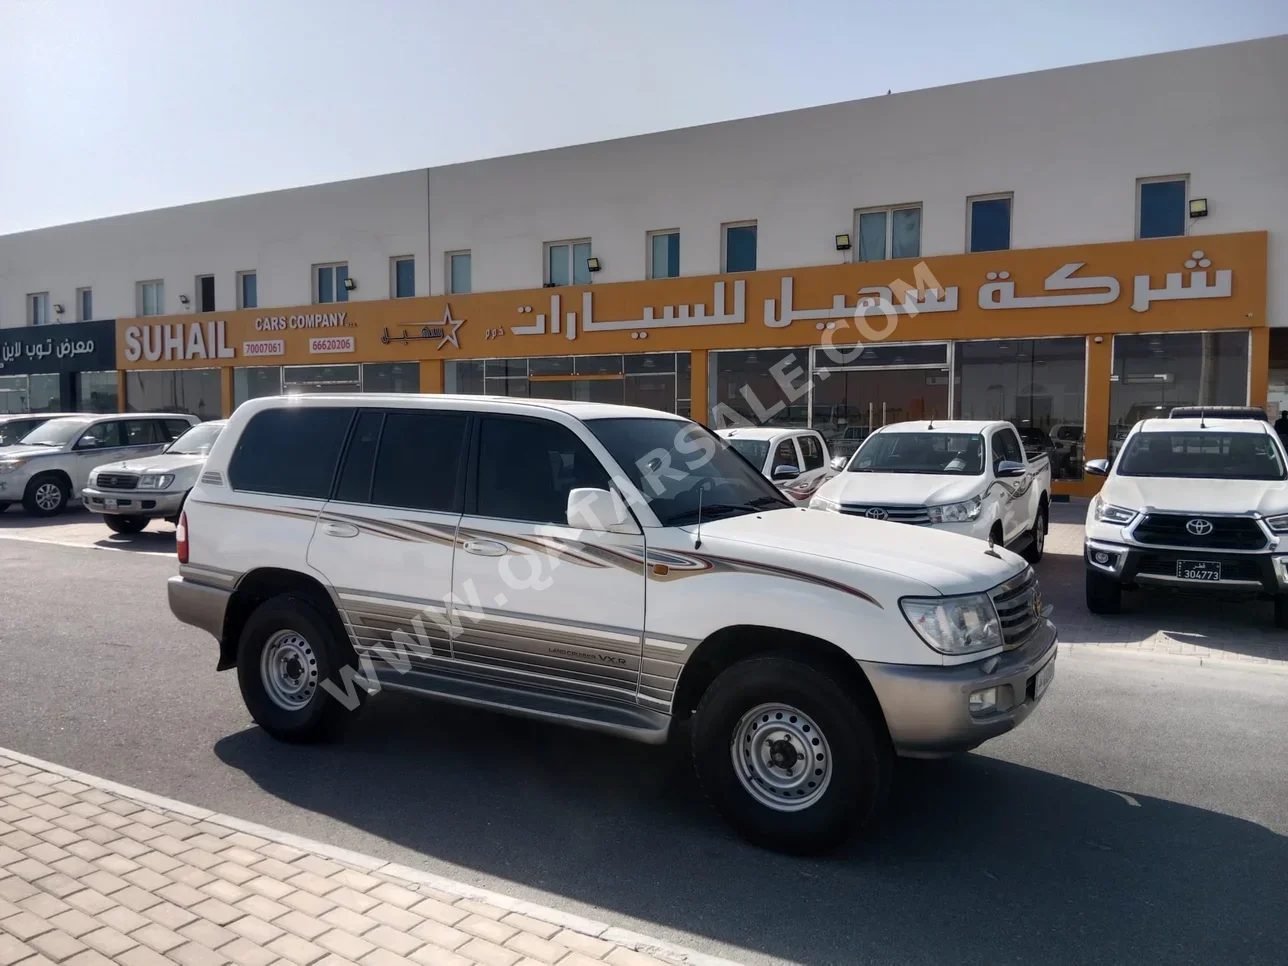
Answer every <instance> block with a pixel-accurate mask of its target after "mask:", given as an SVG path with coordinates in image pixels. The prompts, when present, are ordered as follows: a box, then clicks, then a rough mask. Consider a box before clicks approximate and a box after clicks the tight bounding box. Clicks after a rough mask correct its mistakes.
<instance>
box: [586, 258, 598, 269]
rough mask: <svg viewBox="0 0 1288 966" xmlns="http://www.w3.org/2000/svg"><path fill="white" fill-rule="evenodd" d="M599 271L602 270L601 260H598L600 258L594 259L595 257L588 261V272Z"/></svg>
mask: <svg viewBox="0 0 1288 966" xmlns="http://www.w3.org/2000/svg"><path fill="white" fill-rule="evenodd" d="M599 269H600V264H599V259H598V258H594V257H593V256H592V257H591V258H588V259H586V270H587V271H589V272H597V271H599Z"/></svg>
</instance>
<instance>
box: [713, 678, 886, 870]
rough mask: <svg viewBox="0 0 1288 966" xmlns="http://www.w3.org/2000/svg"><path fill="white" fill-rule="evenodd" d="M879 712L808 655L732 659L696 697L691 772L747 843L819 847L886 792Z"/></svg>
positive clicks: (843, 834)
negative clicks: (807, 659)
mask: <svg viewBox="0 0 1288 966" xmlns="http://www.w3.org/2000/svg"><path fill="white" fill-rule="evenodd" d="M877 714H878V712H876V711H875V709H868V708H866V707H865V702H861V701H859V700H858V699H857V698H856V696H855V695H853V694H851V693H850V692H849V691H847V690H846V689H845V688H843V687H842V686H841V685H840V684H838V683H837V682H836V681H835V680H834V678H833V677H832V676H831V675H829V674H827V673H825V672H823V671H821V670H819V669H818V668H816V667H814V666H813V665H811V664H807V663H804V662H802V661H799V660H795V659H792V658H786V657H776V656H770V657H757V658H749V659H747V660H745V661H740V662H738V663H737V664H734V665H733V666H731V667H729V668H728V669H727V670H725V671H724V672H723V673H721V674H720V676H719V677H717V678H716V679H715V681H714V682H713V683H712V685H711V687H709V688H708V689H707V692H706V694H704V695H703V696H702V700H701V701H700V702H699V704H698V709H697V712H696V714H695V716H694V722H693V731H692V736H693V760H694V765H695V767H696V769H697V773H698V779H699V781H700V782H701V783H702V788H703V790H704V791H705V793H706V796H707V798H708V800H710V802H711V803H712V804H713V805H714V806H715V808H716V811H718V812H719V813H720V814H721V815H722V816H723V817H724V818H725V820H726V821H728V822H729V824H730V825H732V826H733V827H734V828H735V829H736V830H737V831H738V832H739V833H740V834H741V835H743V836H744V837H745V838H747V839H748V840H750V841H751V842H754V843H755V844H757V845H761V846H764V847H766V848H771V849H776V850H779V851H784V852H796V853H812V852H821V851H825V850H827V849H830V848H832V847H834V846H836V845H838V844H839V843H841V842H842V841H844V840H845V839H846V838H848V837H849V836H850V835H851V834H852V833H853V832H854V830H855V829H856V828H858V827H859V826H862V825H863V824H865V823H866V822H867V821H868V819H869V818H870V817H871V816H872V815H873V813H874V812H875V811H876V809H877V807H878V805H879V804H880V803H881V802H883V801H884V800H885V796H886V792H887V789H888V786H889V782H890V768H891V750H890V743H889V738H888V737H887V735H886V732H885V728H884V727H883V725H882V722H880V721H879V720H874V719H875V718H876V717H877Z"/></svg>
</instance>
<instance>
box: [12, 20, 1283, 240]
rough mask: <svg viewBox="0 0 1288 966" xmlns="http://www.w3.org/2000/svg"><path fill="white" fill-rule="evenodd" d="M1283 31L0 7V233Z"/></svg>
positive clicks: (1220, 26)
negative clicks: (890, 90) (889, 91)
mask: <svg viewBox="0 0 1288 966" xmlns="http://www.w3.org/2000/svg"><path fill="white" fill-rule="evenodd" d="M1286 32H1288V0H1220V2H1215V0H1081V2H1057V0H994V2H972V0H917V2H909V0H902V2H898V0H848V2H847V0H0V234H2V233H7V232H12V231H20V230H23V229H26V228H35V227H40V226H44V225H53V224H61V223H64V222H71V221H80V220H83V219H87V218H95V217H100V216H103V215H111V214H119V213H122V212H128V211H137V210H141V209H146V208H160V207H165V206H167V205H174V204H182V203H184V202H190V201H201V200H205V199H209V198H219V197H226V196H230V195H240V194H246V193H250V192H255V191H266V190H271V189H275V188H285V187H291V186H295V185H301V184H310V183H316V182H322V181H333V180H338V179H342V178H351V177H360V176H362V175H370V174H379V173H383V172H388V171H399V170H405V169H408V168H417V167H426V166H432V165H436V164H443V163H447V162H452V161H461V160H468V159H472V158H480V157H487V156H492V155H501V154H511V153H514V152H518V151H527V150H535V149H539V148H546V147H554V146H558V145H563V144H575V143H578V142H583V141H593V140H600V139H603V138H610V137H617V136H621V135H628V134H638V133H642V132H645V131H654V130H662V129H666V128H672V127H680V126H685V125H692V124H700V123H704V122H708V121H717V120H724V119H727V118H732V117H741V116H747V115H754V114H764V113H768V112H772V111H781V110H787V109H791V108H797V107H805V106H808V105H813V104H823V103H828V102H833V101H842V100H850V99H853V98H860V97H869V96H872V95H876V94H884V93H885V92H886V90H888V89H893V90H895V91H901V90H910V89H915V88H922V87H935V86H938V85H941V84H949V83H954V82H958V81H966V80H973V79H976V78H980V77H992V76H997V75H1001V74H1013V73H1020V72H1023V71H1030V70H1038V69H1042V68H1046V67H1056V66H1062V65H1066V64H1077V63H1085V62H1087V61H1096V60H1107V59H1111V58H1117V57H1127V56H1131V55H1135V54H1144V53H1154V52H1158V51H1164V50H1174V49H1179V48H1183V47H1194V46H1202V45H1206V44H1215V43H1223V42H1227V41H1233V40H1243V39H1247V38H1251V37H1258V36H1269V35H1272V34H1279V33H1286ZM1286 96H1288V92H1286ZM802 148H803V149H804V150H807V149H808V148H807V146H802Z"/></svg>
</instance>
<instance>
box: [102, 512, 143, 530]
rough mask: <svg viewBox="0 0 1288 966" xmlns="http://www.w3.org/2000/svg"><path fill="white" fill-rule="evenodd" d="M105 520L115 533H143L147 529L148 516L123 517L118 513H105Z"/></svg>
mask: <svg viewBox="0 0 1288 966" xmlns="http://www.w3.org/2000/svg"><path fill="white" fill-rule="evenodd" d="M103 522H104V523H106V524H107V528H108V529H109V530H111V531H113V532H114V533H142V532H143V531H144V530H146V529H147V526H148V518H147V517H123V516H120V515H119V514H116V513H104V514H103Z"/></svg>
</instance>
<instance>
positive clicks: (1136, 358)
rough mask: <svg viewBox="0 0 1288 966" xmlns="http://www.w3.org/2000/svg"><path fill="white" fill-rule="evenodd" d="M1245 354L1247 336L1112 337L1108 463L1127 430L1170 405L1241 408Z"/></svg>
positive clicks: (1245, 386) (1245, 393)
mask: <svg viewBox="0 0 1288 966" xmlns="http://www.w3.org/2000/svg"><path fill="white" fill-rule="evenodd" d="M1248 352H1249V337H1248V333H1247V332H1246V331H1236V332H1173V333H1160V334H1157V335H1118V336H1114V363H1113V374H1112V375H1111V376H1110V377H1109V379H1110V393H1109V458H1110V459H1113V458H1114V457H1115V456H1117V455H1118V450H1119V449H1120V448H1121V447H1122V443H1123V440H1124V439H1126V438H1127V433H1128V432H1129V431H1130V430H1131V428H1132V426H1134V425H1135V424H1136V423H1138V422H1139V421H1140V420H1142V419H1147V418H1149V417H1151V416H1166V415H1167V414H1168V412H1169V411H1170V410H1171V408H1172V407H1173V406H1204V405H1208V406H1242V405H1244V404H1246V403H1247V401H1248Z"/></svg>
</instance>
